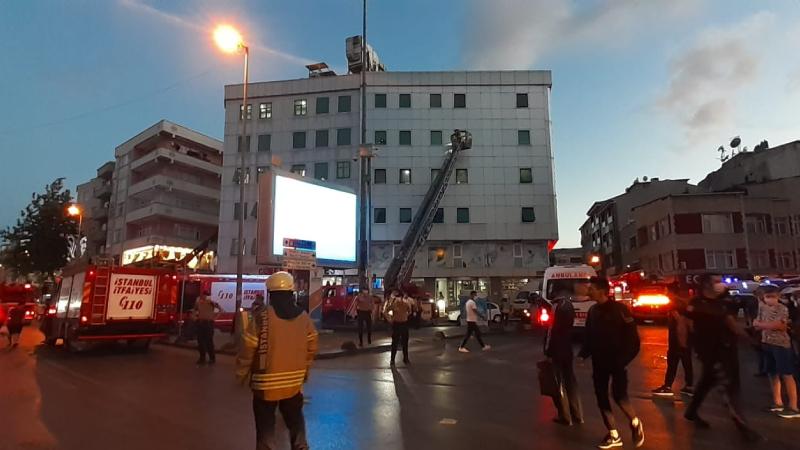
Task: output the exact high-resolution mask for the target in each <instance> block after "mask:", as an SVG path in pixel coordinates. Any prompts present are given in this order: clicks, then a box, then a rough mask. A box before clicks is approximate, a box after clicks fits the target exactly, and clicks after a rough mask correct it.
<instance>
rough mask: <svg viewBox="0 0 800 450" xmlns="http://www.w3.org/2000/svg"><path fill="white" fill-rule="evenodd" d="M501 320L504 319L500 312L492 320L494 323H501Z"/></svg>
mask: <svg viewBox="0 0 800 450" xmlns="http://www.w3.org/2000/svg"><path fill="white" fill-rule="evenodd" d="M501 320H503V316H501V315H500V314H497V315H495V316H494V317H492V322H494V323H500V321H501Z"/></svg>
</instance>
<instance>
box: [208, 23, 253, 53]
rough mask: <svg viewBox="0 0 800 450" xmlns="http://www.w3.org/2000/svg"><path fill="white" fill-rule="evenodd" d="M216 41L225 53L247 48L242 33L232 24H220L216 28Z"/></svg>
mask: <svg viewBox="0 0 800 450" xmlns="http://www.w3.org/2000/svg"><path fill="white" fill-rule="evenodd" d="M214 42H216V43H217V47H219V49H220V50H222V51H223V52H225V53H236V52H238V51H239V50H240V49H245V51H246V49H247V47H246V46H245V45H244V39H242V35H241V33H239V31H237V30H236V28H233V27H232V26H230V25H220V26H218V27H217V28H216V29H214Z"/></svg>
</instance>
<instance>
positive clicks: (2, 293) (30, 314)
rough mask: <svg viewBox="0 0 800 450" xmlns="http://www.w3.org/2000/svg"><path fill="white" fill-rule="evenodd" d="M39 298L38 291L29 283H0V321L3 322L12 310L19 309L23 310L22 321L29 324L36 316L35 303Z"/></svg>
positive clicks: (39, 293)
mask: <svg viewBox="0 0 800 450" xmlns="http://www.w3.org/2000/svg"><path fill="white" fill-rule="evenodd" d="M40 296H41V292H40V291H39V289H38V288H37V287H36V286H33V285H32V284H30V283H24V284H20V283H15V284H6V283H0V321H3V320H5V317H6V316H7V314H8V312H9V311H10V310H11V309H12V308H17V307H21V308H23V309H24V310H25V316H24V317H23V320H24V321H25V323H30V322H31V321H32V320H33V318H34V316H35V315H36V302H37V300H38V299H39V297H40Z"/></svg>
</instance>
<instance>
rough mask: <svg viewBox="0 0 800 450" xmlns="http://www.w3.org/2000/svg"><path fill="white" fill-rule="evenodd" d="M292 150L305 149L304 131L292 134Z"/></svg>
mask: <svg viewBox="0 0 800 450" xmlns="http://www.w3.org/2000/svg"><path fill="white" fill-rule="evenodd" d="M292 148H306V132H305V131H295V132H294V133H292Z"/></svg>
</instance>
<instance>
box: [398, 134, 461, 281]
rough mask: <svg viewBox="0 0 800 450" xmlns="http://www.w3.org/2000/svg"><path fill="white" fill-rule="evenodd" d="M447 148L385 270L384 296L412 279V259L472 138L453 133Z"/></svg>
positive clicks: (423, 240)
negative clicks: (457, 162)
mask: <svg viewBox="0 0 800 450" xmlns="http://www.w3.org/2000/svg"><path fill="white" fill-rule="evenodd" d="M449 147H450V148H449V150H448V152H447V154H446V156H445V158H444V162H443V163H442V167H441V169H440V170H439V173H438V175H436V179H435V180H434V181H433V183H431V186H430V187H429V188H428V192H427V193H426V194H425V197H424V198H423V199H422V204H421V205H420V208H419V210H417V214H416V215H414V220H413V221H412V222H411V226H409V227H408V231H406V235H405V237H403V241H402V243H401V244H400V247H399V249H398V250H397V252H395V255H394V258H393V259H392V262H391V263H390V264H389V268H388V269H386V274H385V275H384V278H383V286H384V293H386V294H387V295H388V294H389V293H391V291H392V289H400V288H401V287H402V285H403V284H405V283H407V282H408V280H409V279H410V278H411V272H412V271H413V270H414V256H415V255H416V254H417V251H418V250H419V248H420V247H421V246H422V244H424V243H425V241H426V240H427V239H428V235H429V234H430V232H431V228H432V227H433V220H434V218H435V217H436V211H437V210H438V209H439V202H440V201H441V200H442V197H444V193H445V191H447V183H448V182H449V181H450V176H451V175H452V174H453V171H454V170H455V167H456V160H458V155H459V154H460V153H461V152H462V151H463V150H468V149H470V148H471V147H472V134H470V132H469V131H466V130H455V131H454V132H453V134H452V135H451V136H450V145H449Z"/></svg>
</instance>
